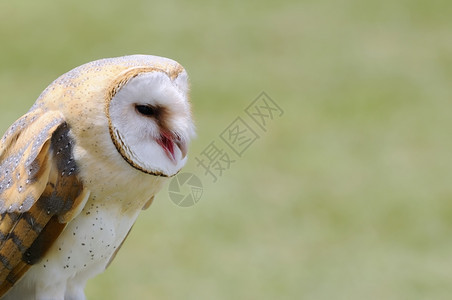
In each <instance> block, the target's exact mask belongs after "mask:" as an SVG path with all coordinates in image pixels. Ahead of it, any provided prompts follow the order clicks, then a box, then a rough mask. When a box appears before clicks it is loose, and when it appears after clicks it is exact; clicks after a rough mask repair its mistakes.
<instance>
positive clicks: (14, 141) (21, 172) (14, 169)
mask: <svg viewBox="0 0 452 300" xmlns="http://www.w3.org/2000/svg"><path fill="white" fill-rule="evenodd" d="M37 115H38V114H37V113H36V112H31V113H29V114H27V115H25V116H24V117H22V118H21V119H19V120H18V121H17V122H16V123H15V124H14V125H13V126H11V128H10V129H9V130H8V131H7V133H6V135H5V137H4V138H3V139H2V146H1V149H0V151H1V152H0V159H1V161H0V199H1V200H0V204H1V206H0V210H1V212H2V218H1V221H0V296H2V295H3V294H4V293H6V292H7V291H8V290H9V289H10V288H11V287H12V286H13V285H14V283H15V282H16V281H17V280H19V279H20V278H21V277H22V275H23V274H24V273H25V272H26V271H27V270H28V269H29V268H30V266H31V265H33V264H35V263H37V262H38V261H39V260H40V259H41V258H42V257H43V256H44V255H45V253H46V252H47V250H48V249H49V248H50V247H51V245H52V244H53V243H54V241H55V240H56V239H57V238H58V236H59V235H60V233H61V232H62V230H63V229H64V227H65V226H66V221H68V220H70V219H72V218H73V217H74V215H75V213H74V212H77V213H78V212H79V211H80V209H81V208H80V207H79V206H80V205H81V204H82V203H84V199H86V197H87V194H89V193H88V192H87V191H86V190H83V184H82V182H81V181H80V180H79V178H78V176H77V175H78V170H77V166H76V164H75V162H74V159H73V157H72V148H73V143H74V142H73V141H72V139H71V138H70V135H69V128H68V126H67V124H66V123H65V122H64V120H63V119H62V117H61V115H60V114H58V113H55V112H48V113H44V114H41V116H40V117H37Z"/></svg>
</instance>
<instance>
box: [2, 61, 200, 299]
mask: <svg viewBox="0 0 452 300" xmlns="http://www.w3.org/2000/svg"><path fill="white" fill-rule="evenodd" d="M193 136H194V125H193V121H192V115H191V108H190V103H189V100H188V76H187V73H186V71H185V69H184V68H183V67H182V66H181V65H180V64H179V63H177V62H175V61H173V60H171V59H168V58H163V57H157V56H147V55H132V56H124V57H118V58H110V59H102V60H98V61H94V62H91V63H88V64H85V65H82V66H80V67H77V68H75V69H73V70H71V71H69V72H68V73H66V74H64V75H62V76H61V77H59V78H58V79H57V80H55V81H54V82H53V83H52V84H50V86H48V87H47V88H46V89H45V90H44V92H43V93H42V94H41V95H40V96H39V98H38V100H37V101H36V103H35V104H34V105H33V106H32V108H31V109H30V110H29V111H28V113H26V114H25V115H24V116H23V117H21V118H20V119H19V120H17V121H16V122H15V123H14V124H13V125H12V126H11V127H10V128H9V129H8V130H7V131H6V133H5V135H4V136H3V138H2V139H1V144H0V214H1V221H0V297H1V299H25V300H26V299H38V300H44V299H46V300H50V299H52V300H62V299H66V300H68V299H71V300H79V299H85V295H84V287H85V284H86V282H87V280H88V279H89V278H91V277H93V276H95V275H97V274H99V273H101V272H102V271H103V270H104V269H105V268H106V267H107V266H108V264H109V262H110V261H111V260H112V259H113V258H114V256H115V254H116V252H117V251H118V249H119V248H120V246H121V245H122V243H123V241H124V239H125V238H126V236H127V234H128V233H129V231H130V229H131V227H132V225H133V223H134V222H135V220H136V218H137V216H138V214H139V212H140V211H141V210H142V209H145V208H147V207H148V206H149V205H150V203H151V202H152V200H153V198H154V195H155V194H156V193H157V192H158V191H159V190H160V188H161V187H162V184H164V182H165V181H166V180H167V179H168V178H169V177H171V176H174V175H175V174H177V172H178V171H179V170H180V169H181V168H182V167H183V166H184V164H185V162H186V160H187V146H188V143H189V141H190V140H191V138H192V137H193Z"/></svg>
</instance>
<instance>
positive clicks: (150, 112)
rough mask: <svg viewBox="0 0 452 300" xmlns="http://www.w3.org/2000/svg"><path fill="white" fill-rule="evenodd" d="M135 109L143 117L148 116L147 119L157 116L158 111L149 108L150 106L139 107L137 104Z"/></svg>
mask: <svg viewBox="0 0 452 300" xmlns="http://www.w3.org/2000/svg"><path fill="white" fill-rule="evenodd" d="M135 109H136V110H137V111H138V112H139V113H140V114H142V115H143V116H146V117H152V116H154V115H155V114H156V112H157V111H156V109H155V108H154V107H152V106H149V105H139V104H136V105H135Z"/></svg>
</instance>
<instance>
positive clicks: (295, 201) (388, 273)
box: [0, 0, 452, 299]
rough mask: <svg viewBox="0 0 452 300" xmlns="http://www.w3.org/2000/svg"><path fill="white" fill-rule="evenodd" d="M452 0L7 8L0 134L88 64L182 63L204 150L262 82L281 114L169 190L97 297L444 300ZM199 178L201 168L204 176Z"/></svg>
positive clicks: (94, 291)
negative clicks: (191, 189) (218, 168)
mask: <svg viewBox="0 0 452 300" xmlns="http://www.w3.org/2000/svg"><path fill="white" fill-rule="evenodd" d="M451 11H452V4H451V3H450V2H448V1H440V0H437V1H421V0H414V1H408V0H406V1H404V0H399V1H389V0H384V1H374V2H369V1H356V0H341V1H331V0H323V1H284V2H275V1H274V2H272V1H247V2H243V1H228V2H220V1H213V2H204V1H190V2H183V1H176V0H173V1H166V2H162V3H158V4H156V3H153V2H149V1H139V0H132V1H127V2H125V1H124V2H120V1H116V2H111V1H96V2H89V1H86V0H81V1H77V2H67V1H65V2H62V1H60V2H57V1H49V0H47V1H40V2H33V1H22V2H6V3H2V4H0V37H1V41H2V42H1V50H0V53H1V55H0V89H1V90H2V91H3V95H2V97H1V98H0V129H1V130H2V131H4V130H5V129H6V128H7V126H9V125H10V124H11V123H12V122H13V121H14V120H15V119H16V118H17V117H19V116H20V115H21V114H22V113H24V112H25V111H26V110H27V109H28V107H29V106H31V104H32V103H33V102H34V100H35V99H36V97H37V96H38V95H39V93H40V92H41V91H42V90H43V89H44V88H45V86H46V85H47V84H49V83H50V82H51V81H52V80H53V79H55V78H56V77H57V76H59V75H61V74H62V73H63V72H65V71H67V70H69V69H71V68H73V67H75V66H77V65H80V64H82V63H84V62H87V61H90V60H93V59H97V58H101V57H109V56H119V55H124V54H131V53H147V54H157V55H163V56H168V57H172V58H174V59H177V60H178V61H180V62H181V63H182V64H183V65H184V66H185V67H186V68H187V69H188V71H189V73H190V76H191V82H192V101H193V105H194V112H195V116H196V119H197V126H198V139H197V140H196V141H195V142H194V143H193V145H192V148H191V153H192V156H191V157H192V161H190V163H189V164H188V166H187V168H186V170H187V171H192V172H199V170H198V169H196V167H195V163H194V161H193V157H194V156H196V155H197V154H199V153H200V152H201V151H202V150H203V149H204V147H205V146H207V145H208V143H210V142H211V141H212V140H215V139H216V138H217V137H218V135H219V133H220V132H222V130H223V129H224V128H225V127H226V126H227V125H228V124H229V123H230V122H232V121H233V120H234V119H235V118H236V117H237V116H239V115H241V114H243V109H244V108H245V107H246V106H247V105H248V104H249V103H250V102H251V101H252V100H253V99H254V98H255V97H256V96H257V95H258V94H259V93H260V92H261V91H263V90H264V91H266V92H267V93H268V94H269V95H270V96H271V97H272V98H273V99H274V100H275V101H276V102H277V103H278V104H279V105H280V106H281V107H282V108H283V109H284V111H285V114H284V115H283V117H282V118H281V119H277V120H275V121H274V122H273V123H272V124H271V126H269V129H268V132H267V133H263V132H259V133H260V134H261V136H262V138H261V139H259V140H258V141H257V142H256V143H255V144H254V145H253V146H252V147H251V148H250V149H249V150H247V152H246V153H245V157H244V158H242V159H239V160H238V161H237V162H236V163H235V164H234V165H232V167H231V170H229V171H228V172H227V173H226V174H225V175H224V176H223V177H221V178H220V179H219V181H218V182H217V183H215V184H213V183H210V182H209V180H208V178H203V183H204V185H205V191H204V195H203V198H202V199H201V202H199V203H198V204H197V205H196V206H194V207H192V208H188V209H182V208H178V207H176V206H175V205H173V204H172V203H171V201H170V200H169V199H168V196H167V193H166V191H162V192H161V193H160V195H159V196H158V199H157V201H156V202H155V203H154V204H153V205H152V206H151V208H150V209H149V210H148V211H146V212H144V213H143V214H142V215H141V216H140V218H139V220H138V222H137V224H136V225H135V227H134V230H133V233H132V235H131V236H130V237H129V238H128V241H127V243H126V244H125V246H124V247H123V248H122V250H121V252H120V253H119V255H118V256H117V258H116V260H115V262H114V263H113V264H112V266H110V268H109V269H108V270H107V272H105V273H104V274H103V275H101V276H99V277H97V278H96V279H94V280H92V281H90V283H89V284H88V288H87V294H88V298H89V299H124V298H130V299H300V298H301V299H449V297H450V294H451V293H452V287H451V286H452V285H451V284H450V283H451V282H452V268H451V266H452V256H451V255H450V253H452V238H451V236H452V201H451V196H452V185H451V184H450V179H451V176H450V172H451V171H450V170H452V159H451V153H452V142H451V141H452V139H451V135H450V131H451V128H452V118H450V112H451V109H452V101H451V99H452V88H451V84H450V83H451V82H452V35H450V28H451V26H452V21H451V20H450V13H451ZM201 175H202V174H201Z"/></svg>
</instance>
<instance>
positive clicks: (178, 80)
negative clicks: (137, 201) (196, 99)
mask: <svg viewBox="0 0 452 300" xmlns="http://www.w3.org/2000/svg"><path fill="white" fill-rule="evenodd" d="M129 73H130V74H128V75H126V76H125V77H124V76H122V77H121V80H120V81H118V82H116V83H115V84H114V85H113V87H112V93H111V95H112V97H111V99H110V100H109V101H107V105H106V111H107V116H108V118H109V130H110V135H111V138H112V141H113V143H114V144H115V146H116V149H117V150H118V151H119V153H120V154H121V156H122V157H123V158H124V159H125V160H126V161H127V162H128V163H129V164H130V165H131V166H133V167H134V168H136V169H138V170H140V171H143V172H145V173H149V174H153V175H160V176H173V175H175V174H176V173H177V172H178V171H179V170H180V169H181V168H182V167H183V166H184V165H185V162H186V160H187V157H186V154H187V146H188V143H189V141H190V139H191V137H192V136H193V135H194V125H193V121H192V117H191V111H190V105H189V101H188V97H187V92H188V82H187V73H186V72H185V70H182V71H181V72H180V73H179V74H177V76H174V77H173V78H171V77H170V76H169V75H168V74H167V73H166V72H163V71H159V70H154V71H145V72H140V70H136V71H135V72H134V71H132V72H129Z"/></svg>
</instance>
